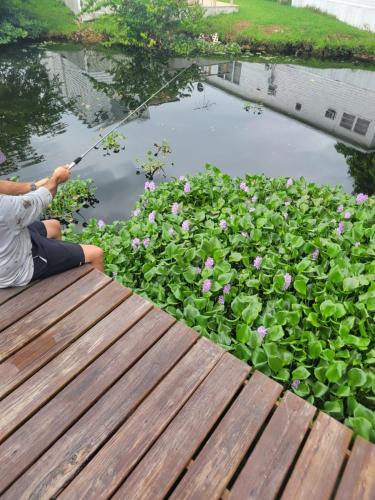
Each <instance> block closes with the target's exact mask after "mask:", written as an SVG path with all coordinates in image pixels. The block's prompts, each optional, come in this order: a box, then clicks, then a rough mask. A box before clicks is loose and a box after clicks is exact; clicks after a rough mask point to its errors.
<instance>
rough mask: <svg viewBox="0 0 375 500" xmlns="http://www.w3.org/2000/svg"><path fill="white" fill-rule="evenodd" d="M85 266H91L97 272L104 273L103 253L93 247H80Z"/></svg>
mask: <svg viewBox="0 0 375 500" xmlns="http://www.w3.org/2000/svg"><path fill="white" fill-rule="evenodd" d="M81 247H82V250H83V253H84V254H85V262H86V264H91V265H92V267H94V268H95V269H97V270H98V271H101V272H103V271H104V252H103V250H102V249H101V248H99V247H97V246H95V245H81Z"/></svg>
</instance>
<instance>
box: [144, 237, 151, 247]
mask: <svg viewBox="0 0 375 500" xmlns="http://www.w3.org/2000/svg"><path fill="white" fill-rule="evenodd" d="M150 241H151V240H150V238H145V239H144V240H143V245H144V247H145V248H147V247H148V246H149V244H150Z"/></svg>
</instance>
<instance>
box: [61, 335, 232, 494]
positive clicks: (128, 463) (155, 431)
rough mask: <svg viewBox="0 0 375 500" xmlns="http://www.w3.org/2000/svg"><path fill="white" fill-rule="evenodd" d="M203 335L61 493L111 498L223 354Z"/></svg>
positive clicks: (221, 350)
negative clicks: (203, 337)
mask: <svg viewBox="0 0 375 500" xmlns="http://www.w3.org/2000/svg"><path fill="white" fill-rule="evenodd" d="M223 353H224V351H223V349H221V348H220V347H218V346H217V345H215V344H213V343H212V342H209V341H208V340H207V339H201V340H199V341H198V343H197V344H196V345H195V346H194V347H193V348H192V349H191V350H190V351H189V353H188V354H187V355H186V356H185V357H184V358H183V359H182V360H181V361H180V362H179V364H178V365H177V366H176V367H175V369H174V370H172V372H171V373H170V374H169V375H168V376H167V377H166V378H165V379H164V380H163V382H162V383H161V384H160V385H159V386H158V387H157V388H156V389H155V390H154V391H153V392H152V394H151V395H150V396H149V397H148V398H147V399H146V400H145V401H144V402H143V403H142V404H141V405H140V406H139V408H137V410H136V411H135V412H134V414H133V415H132V416H131V417H130V418H129V419H128V420H127V421H126V422H125V424H124V425H123V426H122V427H121V428H120V429H119V430H118V431H117V432H116V434H115V435H114V436H113V437H112V438H111V439H110V440H109V441H108V442H107V443H106V444H105V445H104V446H103V447H102V448H101V449H100V450H99V452H98V453H97V454H96V455H95V457H94V458H93V459H92V460H91V462H89V463H88V465H87V466H86V467H85V468H84V469H83V471H81V473H80V474H79V475H78V476H76V478H75V479H73V481H72V482H71V483H70V484H69V485H68V486H67V488H66V489H65V490H64V491H63V492H62V493H61V500H63V499H69V500H75V499H77V500H78V499H79V500H81V499H83V498H88V497H91V498H93V497H96V498H107V497H109V496H110V495H111V494H113V493H114V491H115V490H116V488H117V487H118V486H119V484H121V482H122V481H123V479H124V478H125V477H126V475H127V474H128V473H129V472H130V470H131V469H132V468H133V467H134V465H135V464H136V463H137V462H138V461H139V460H140V458H141V457H142V455H143V454H144V453H145V452H146V451H147V449H148V448H149V447H150V446H151V445H152V443H153V442H154V441H155V440H156V439H157V438H158V436H159V435H160V434H161V433H162V432H163V430H164V429H165V428H166V426H167V425H168V423H169V422H170V421H171V420H172V419H173V417H174V416H175V415H176V414H177V412H178V411H179V409H180V408H181V407H182V406H183V405H184V404H185V402H186V401H187V400H188V399H189V397H190V396H191V395H192V394H193V392H194V391H195V390H196V389H197V387H198V386H199V384H200V383H201V382H202V381H203V380H204V379H205V377H206V376H207V375H208V374H209V373H210V371H211V370H212V369H213V367H214V366H215V365H216V364H217V363H218V361H219V360H220V358H221V357H222V356H223Z"/></svg>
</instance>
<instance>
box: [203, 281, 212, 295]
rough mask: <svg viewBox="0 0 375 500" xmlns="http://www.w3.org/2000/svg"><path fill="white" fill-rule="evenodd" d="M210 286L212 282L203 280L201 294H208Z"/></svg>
mask: <svg viewBox="0 0 375 500" xmlns="http://www.w3.org/2000/svg"><path fill="white" fill-rule="evenodd" d="M211 286H212V281H211V280H204V281H203V285H202V291H203V293H205V292H209V291H210V290H211Z"/></svg>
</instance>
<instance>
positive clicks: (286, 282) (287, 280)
mask: <svg viewBox="0 0 375 500" xmlns="http://www.w3.org/2000/svg"><path fill="white" fill-rule="evenodd" d="M291 283H292V277H291V275H290V274H289V273H285V274H284V290H288V288H289V287H290V285H291Z"/></svg>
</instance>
